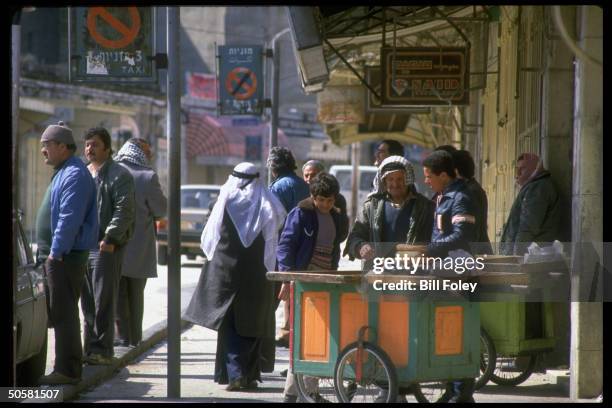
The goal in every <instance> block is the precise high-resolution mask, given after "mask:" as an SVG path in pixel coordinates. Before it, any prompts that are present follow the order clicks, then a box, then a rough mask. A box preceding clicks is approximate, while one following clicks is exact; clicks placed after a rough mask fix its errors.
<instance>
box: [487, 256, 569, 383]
mask: <svg viewBox="0 0 612 408" xmlns="http://www.w3.org/2000/svg"><path fill="white" fill-rule="evenodd" d="M521 261H522V257H518V256H498V257H494V259H490V260H489V261H488V262H487V270H488V272H489V274H493V273H496V272H497V273H506V274H508V275H510V276H514V277H518V280H517V279H510V278H508V279H506V280H504V282H505V283H506V284H507V285H509V286H512V283H514V284H515V285H517V286H521V285H522V286H524V287H526V288H527V290H525V291H522V292H520V291H518V292H516V291H514V292H512V291H511V292H508V293H496V294H495V299H494V300H495V301H491V302H481V303H480V316H481V325H482V328H483V331H484V333H485V334H484V335H486V336H488V337H489V341H492V343H493V346H494V348H493V350H494V352H493V354H494V356H495V358H491V359H488V360H487V362H486V364H492V365H493V367H494V369H493V370H489V371H490V374H489V375H488V378H487V376H486V375H485V376H483V377H481V379H480V381H479V383H478V384H477V386H482V385H484V384H485V383H486V382H487V381H488V379H490V380H491V381H493V382H494V383H496V384H499V385H518V384H520V383H522V382H523V381H525V380H526V379H527V378H529V376H530V375H531V373H532V372H533V370H534V368H535V366H536V362H537V358H538V355H540V354H541V353H545V352H548V351H552V350H553V349H554V347H555V344H556V338H555V333H554V330H553V326H554V320H553V303H552V302H550V301H544V302H541V301H539V302H538V301H535V300H538V299H542V298H544V299H546V297H547V296H548V297H549V298H550V299H552V300H561V299H557V298H558V297H559V293H562V291H563V290H564V289H563V283H568V282H569V280H568V279H567V276H568V275H567V264H566V262H564V261H552V262H539V263H534V264H525V263H522V262H521ZM556 282H558V284H557V283H556ZM553 290H554V291H556V294H555V295H553V294H552V293H548V294H547V293H546V291H548V292H550V291H553ZM565 290H566V291H567V290H569V288H566V289H565ZM483 341H484V340H483ZM489 354H490V353H489ZM489 360H490V361H489ZM483 371H484V367H483Z"/></svg>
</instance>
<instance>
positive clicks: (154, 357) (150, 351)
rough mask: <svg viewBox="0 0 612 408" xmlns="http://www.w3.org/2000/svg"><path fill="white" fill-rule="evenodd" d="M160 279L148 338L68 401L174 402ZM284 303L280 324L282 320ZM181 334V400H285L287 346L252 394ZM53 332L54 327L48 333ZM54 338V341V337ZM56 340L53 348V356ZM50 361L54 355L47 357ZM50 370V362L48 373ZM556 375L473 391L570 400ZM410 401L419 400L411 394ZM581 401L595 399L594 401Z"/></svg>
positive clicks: (86, 374) (203, 335) (507, 397)
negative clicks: (222, 380)
mask: <svg viewBox="0 0 612 408" xmlns="http://www.w3.org/2000/svg"><path fill="white" fill-rule="evenodd" d="M200 269H201V264H184V265H183V267H182V273H181V277H182V284H181V287H182V292H181V305H182V310H183V311H184V310H185V308H186V307H187V304H188V302H189V300H190V299H191V294H192V293H193V291H194V289H195V285H196V284H197V281H198V278H199V275H200ZM340 269H345V270H346V269H359V264H358V263H354V262H353V263H351V262H349V261H346V260H345V261H343V262H342V264H341V267H340ZM158 272H159V278H157V279H151V280H149V282H148V283H147V288H146V289H145V292H146V300H145V319H144V324H143V327H144V329H145V331H144V336H143V338H144V340H143V342H142V343H141V344H140V345H139V346H138V347H136V348H124V347H117V348H115V355H116V357H117V361H116V362H115V364H114V365H112V366H87V365H86V366H84V370H83V380H82V381H81V383H79V384H78V385H76V386H66V387H63V390H64V401H67V400H74V401H77V402H78V401H81V402H166V401H168V402H172V401H173V400H170V399H168V398H167V357H168V356H167V342H166V316H167V313H166V304H167V298H166V283H167V273H166V271H165V268H159V271H158ZM282 313H283V312H282V307H279V309H278V310H277V324H278V325H280V324H281V322H282V319H281V318H282ZM182 327H183V331H182V334H181V391H180V393H181V399H179V400H176V401H181V402H281V401H282V392H283V388H284V383H285V379H284V378H283V377H280V375H279V372H280V371H281V370H283V369H285V368H287V367H288V350H287V349H285V348H277V349H276V365H275V371H274V372H273V373H264V374H262V380H263V383H260V384H259V388H258V389H257V390H255V391H249V392H227V391H225V389H224V386H222V385H218V384H216V383H215V382H214V381H213V371H214V360H215V351H216V338H217V333H216V332H214V331H212V330H209V329H206V328H203V327H200V326H196V325H194V326H192V325H190V324H189V323H186V322H183V325H182ZM49 333H50V334H52V330H51V331H50V332H49ZM50 340H51V339H50ZM52 350H53V348H52V343H51V342H50V345H49V351H50V354H52ZM49 361H51V362H52V361H53V360H52V356H51V355H50V356H49ZM49 371H50V366H48V368H47V372H49ZM556 374H558V373H553V374H538V373H536V374H533V375H532V376H531V377H530V378H529V379H528V380H527V381H526V382H525V383H523V384H521V385H520V386H518V387H500V386H497V385H494V384H492V383H489V384H488V385H487V386H485V387H484V388H483V389H482V390H480V391H479V392H477V393H476V394H475V395H474V398H475V400H476V402H523V403H527V402H552V403H554V402H572V401H571V400H570V399H569V398H568V392H567V387H566V386H565V385H564V384H563V383H562V381H561V380H559V381H558V380H557V379H558V377H557V375H556ZM408 401H409V402H416V400H415V399H414V397H413V396H408ZM579 402H596V400H595V399H589V400H583V401H579Z"/></svg>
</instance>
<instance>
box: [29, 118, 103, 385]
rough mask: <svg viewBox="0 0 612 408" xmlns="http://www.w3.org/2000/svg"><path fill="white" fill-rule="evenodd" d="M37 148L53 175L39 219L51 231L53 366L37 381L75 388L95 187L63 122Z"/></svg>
mask: <svg viewBox="0 0 612 408" xmlns="http://www.w3.org/2000/svg"><path fill="white" fill-rule="evenodd" d="M40 144H41V152H42V154H43V156H44V158H45V164H48V165H49V166H53V168H54V170H55V173H54V175H53V179H52V182H51V187H50V194H48V195H46V197H48V200H49V203H48V205H47V208H48V209H49V213H46V214H44V215H43V216H44V217H45V218H47V217H48V219H49V222H50V227H51V237H50V238H51V239H50V242H51V245H50V252H49V256H48V257H47V259H46V261H45V270H46V274H47V283H48V286H49V297H48V298H47V301H48V302H49V320H50V321H51V324H52V325H53V329H54V331H55V364H54V366H53V372H52V373H51V374H49V375H46V376H43V377H41V378H40V380H39V383H40V384H51V385H56V384H76V383H78V382H79V381H80V378H81V374H82V369H83V367H82V363H81V358H82V356H83V350H82V347H81V331H80V325H81V322H80V319H79V309H78V307H79V306H78V303H79V296H80V294H81V284H82V282H83V277H84V276H85V272H86V270H87V257H88V255H89V250H90V249H92V248H95V247H96V243H97V237H98V214H97V209H96V186H95V184H94V181H93V179H92V178H91V176H90V175H89V172H88V171H87V168H86V167H85V164H84V163H83V162H82V161H81V160H80V159H79V158H77V157H75V156H74V153H75V152H76V144H75V142H74V138H73V136H72V130H71V129H69V128H68V127H66V126H65V125H64V123H63V122H59V123H58V124H57V125H51V126H49V127H47V129H45V131H44V132H43V134H42V136H41V138H40ZM45 205H46V203H43V204H42V206H43V207H44V206H45Z"/></svg>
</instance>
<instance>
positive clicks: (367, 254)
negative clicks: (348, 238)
mask: <svg viewBox="0 0 612 408" xmlns="http://www.w3.org/2000/svg"><path fill="white" fill-rule="evenodd" d="M359 256H360V257H361V259H364V260H366V261H368V260H370V259H372V258H374V249H373V248H372V246H371V245H370V244H364V245H362V246H361V248H359Z"/></svg>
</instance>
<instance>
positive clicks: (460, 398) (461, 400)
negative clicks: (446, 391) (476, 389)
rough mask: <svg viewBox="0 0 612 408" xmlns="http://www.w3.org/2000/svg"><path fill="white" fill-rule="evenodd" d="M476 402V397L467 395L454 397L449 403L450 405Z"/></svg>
mask: <svg viewBox="0 0 612 408" xmlns="http://www.w3.org/2000/svg"><path fill="white" fill-rule="evenodd" d="M475 402H476V401H474V397H472V396H471V395H469V396H467V395H461V394H460V395H453V396H452V397H451V398H450V399H449V400H448V403H449V404H457V403H471V404H474V403H475Z"/></svg>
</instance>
